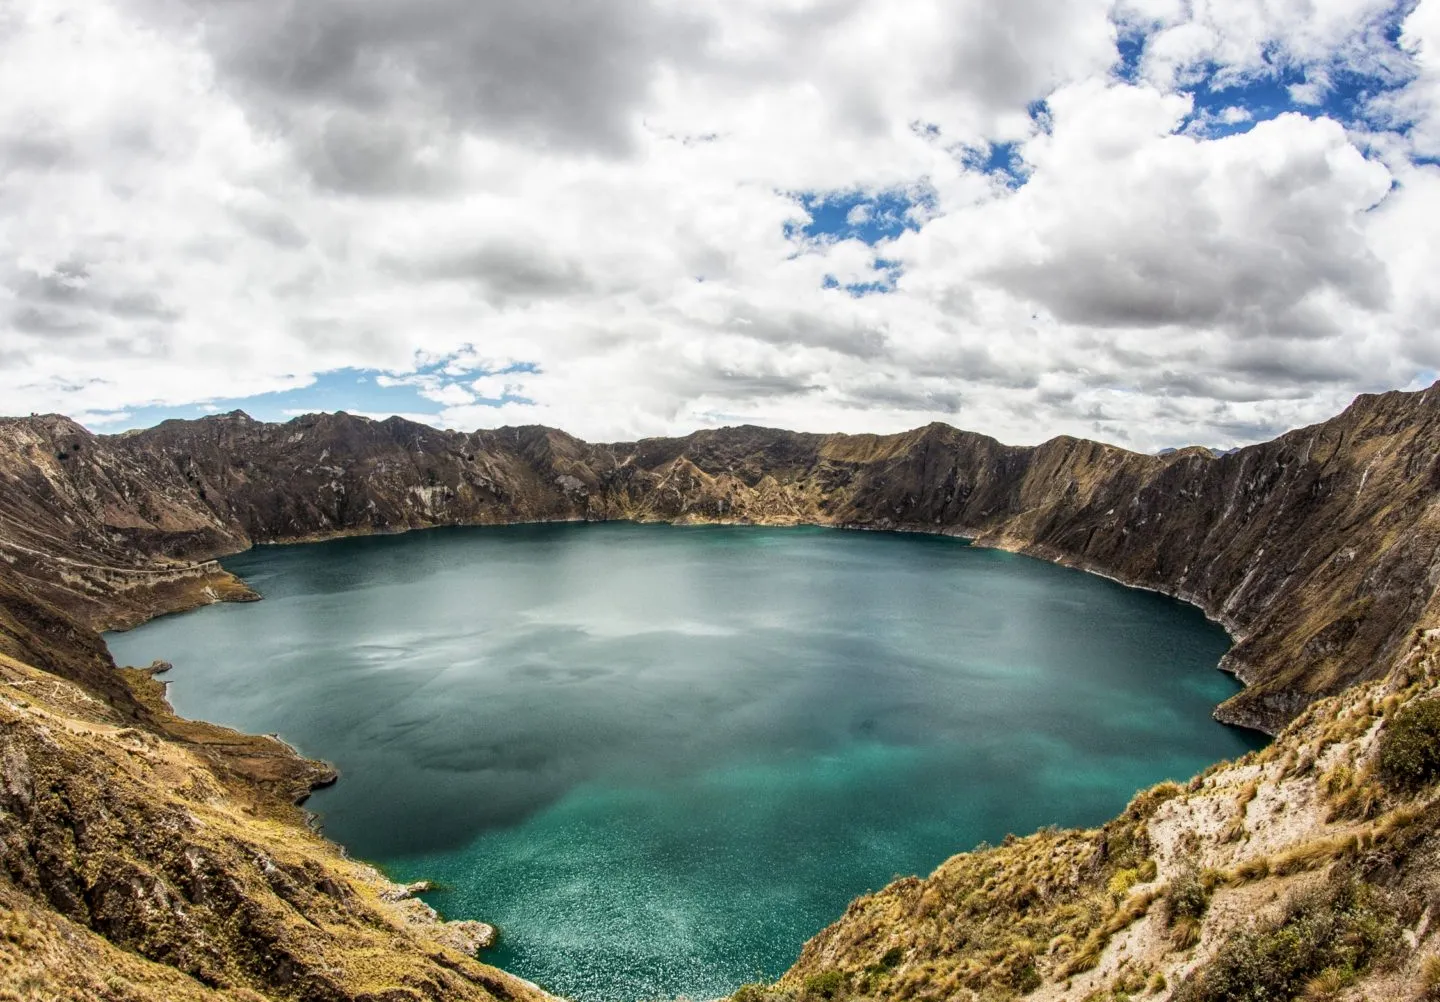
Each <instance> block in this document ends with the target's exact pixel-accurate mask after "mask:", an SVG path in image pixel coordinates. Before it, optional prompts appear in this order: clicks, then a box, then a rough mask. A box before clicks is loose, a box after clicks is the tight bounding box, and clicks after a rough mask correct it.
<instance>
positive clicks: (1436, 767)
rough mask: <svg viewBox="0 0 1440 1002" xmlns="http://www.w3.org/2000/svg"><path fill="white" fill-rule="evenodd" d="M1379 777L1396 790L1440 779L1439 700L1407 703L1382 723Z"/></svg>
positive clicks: (1412, 787) (1423, 784)
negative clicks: (1387, 721) (1383, 726)
mask: <svg viewBox="0 0 1440 1002" xmlns="http://www.w3.org/2000/svg"><path fill="white" fill-rule="evenodd" d="M1380 777H1381V779H1383V780H1384V781H1385V785H1386V786H1388V787H1390V788H1391V789H1398V790H1415V789H1418V788H1419V787H1422V786H1425V785H1427V784H1429V783H1432V782H1434V781H1435V780H1436V779H1437V778H1440V699H1422V700H1419V701H1418V702H1414V703H1411V704H1410V705H1409V706H1407V707H1405V708H1404V709H1402V710H1401V711H1400V712H1399V713H1397V714H1395V716H1394V717H1393V718H1391V720H1390V722H1389V723H1387V724H1386V725H1385V730H1384V731H1383V732H1382V733H1381V735H1380Z"/></svg>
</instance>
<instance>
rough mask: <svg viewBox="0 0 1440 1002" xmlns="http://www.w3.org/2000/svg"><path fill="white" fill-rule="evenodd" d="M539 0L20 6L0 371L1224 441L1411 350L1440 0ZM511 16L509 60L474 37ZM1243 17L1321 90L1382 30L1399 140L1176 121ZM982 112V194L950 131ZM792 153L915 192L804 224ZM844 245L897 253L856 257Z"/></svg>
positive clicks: (1423, 355) (49, 396)
mask: <svg viewBox="0 0 1440 1002" xmlns="http://www.w3.org/2000/svg"><path fill="white" fill-rule="evenodd" d="M552 6H553V5H552V4H550V3H541V4H539V5H538V6H534V7H533V9H532V8H527V9H526V11H520V10H519V8H514V7H513V5H504V4H499V3H498V2H486V3H469V2H468V0H467V2H466V3H461V2H460V0H417V3H415V4H413V5H405V7H404V8H401V7H397V6H396V5H393V4H382V3H379V2H378V0H374V2H371V0H353V2H348V3H345V4H339V3H337V2H335V0H312V2H309V3H307V4H305V5H286V4H270V3H256V4H248V5H243V7H236V6H234V5H228V4H217V3H211V2H209V0H196V2H194V3H191V4H187V5H184V6H181V5H177V4H174V3H171V2H170V0H83V2H82V0H17V2H15V3H12V4H11V6H10V7H9V8H7V10H6V12H5V13H4V14H0V174H3V178H0V180H3V194H0V399H3V400H4V405H3V407H0V409H3V410H6V411H14V412H22V413H23V412H27V411H31V410H64V411H69V412H72V413H85V414H89V415H97V418H96V420H97V421H98V420H100V417H99V416H103V415H105V414H112V413H128V412H132V411H134V410H135V409H136V408H138V407H140V406H143V405H147V404H156V403H159V404H181V403H192V402H198V401H205V400H211V399H220V398H226V399H228V398H232V397H238V396H245V395H250V394H255V393H260V392H265V391H274V390H280V389H287V388H295V387H300V386H305V385H307V384H308V383H309V382H311V381H312V379H313V376H314V374H315V373H317V372H320V371H324V370H327V369H333V368H338V367H342V366H354V367H360V368H373V369H379V370H383V371H385V372H388V373H390V375H387V376H380V377H378V378H377V383H378V384H379V385H380V386H382V387H384V386H391V387H396V386H404V387H412V388H414V390H415V391H416V392H418V393H419V394H420V395H421V396H422V397H424V398H426V399H428V400H431V401H433V402H435V403H436V404H437V405H439V407H440V411H441V413H440V417H439V418H438V420H440V421H442V422H446V423H451V424H454V425H458V426H477V425H493V424H499V423H504V422H512V423H522V422H525V423H528V422H536V421H540V422H545V423H549V424H554V425H558V426H561V427H564V428H566V429H567V430H569V431H572V432H575V433H577V434H581V435H584V436H587V437H592V438H599V439H618V438H626V437H631V436H635V435H643V434H662V433H670V432H683V431H688V430H691V429H693V428H694V427H696V426H699V425H709V424H716V423H727V422H730V423H733V422H737V421H757V422H764V423H771V424H781V425H790V426H794V427H800V428H807V429H815V430H830V429H834V430H852V431H859V430H894V429H899V428H904V427H910V426H914V425H918V424H922V423H924V422H925V421H928V420H932V419H945V420H950V421H952V422H955V423H958V424H961V425H964V426H967V427H972V428H975V429H976V430H980V431H985V432H990V433H993V434H997V435H1000V436H1002V437H1005V438H1008V439H1011V440H1018V441H1035V440H1038V439H1042V438H1045V437H1048V436H1050V435H1052V434H1056V433H1059V432H1069V433H1074V434H1085V435H1092V436H1100V437H1105V438H1110V439H1115V440H1121V441H1126V442H1130V443H1133V444H1135V445H1137V446H1141V447H1149V446H1152V445H1169V444H1176V443H1177V442H1182V441H1186V440H1191V439H1196V440H1202V441H1206V442H1210V443H1214V444H1219V445H1225V444H1230V443H1231V442H1234V441H1239V440H1244V439H1247V438H1254V437H1258V436H1263V435H1266V434H1269V433H1271V432H1272V431H1274V430H1276V429H1278V428H1279V427H1281V426H1284V425H1288V424H1291V423H1295V422H1300V421H1307V420H1312V419H1315V418H1319V417H1323V416H1325V414H1327V413H1328V412H1330V411H1332V410H1333V409H1335V408H1336V407H1337V406H1339V405H1340V404H1342V403H1343V402H1344V400H1345V399H1346V398H1347V397H1348V396H1349V395H1351V394H1352V393H1353V392H1355V391H1357V390H1360V389H1371V388H1376V387H1381V386H1386V385H1405V384H1407V383H1408V382H1409V381H1410V380H1411V379H1413V378H1414V375H1415V372H1416V371H1417V370H1418V369H1421V368H1427V367H1428V368H1434V367H1437V366H1440V344H1436V343H1435V340H1436V339H1435V335H1434V333H1433V332H1434V331H1436V330H1440V325H1437V324H1436V323H1435V322H1434V321H1435V319H1436V318H1437V314H1440V310H1437V304H1436V301H1435V299H1434V297H1433V294H1432V293H1430V292H1429V291H1428V284H1429V283H1428V280H1427V276H1428V275H1431V274H1434V273H1435V271H1436V266H1437V265H1440V246H1435V245H1434V242H1433V241H1430V240H1429V239H1428V237H1427V236H1425V235H1424V233H1422V232H1421V230H1423V229H1424V228H1423V227H1417V226H1416V225H1415V220H1417V219H1433V218H1440V217H1437V213H1440V201H1437V196H1436V192H1437V185H1436V183H1435V180H1434V177H1433V171H1429V170H1426V169H1423V168H1417V167H1414V166H1413V165H1411V164H1410V162H1409V160H1408V159H1407V158H1408V156H1409V154H1411V153H1413V152H1414V151H1416V150H1423V149H1425V148H1427V147H1426V144H1427V143H1435V144H1440V139H1435V138H1427V137H1431V136H1440V132H1434V131H1433V130H1436V129H1440V125H1436V123H1437V122H1440V117H1437V116H1436V113H1435V110H1436V109H1437V108H1440V85H1437V84H1435V81H1436V80H1440V69H1437V68H1436V67H1435V66H1433V65H1432V63H1433V62H1434V59H1433V57H1434V54H1435V52H1436V51H1437V47H1436V44H1435V40H1436V37H1437V34H1440V31H1437V17H1440V15H1437V14H1436V13H1435V12H1436V10H1437V9H1440V0H1424V2H1422V4H1421V5H1420V6H1419V7H1418V8H1416V10H1415V11H1414V12H1413V13H1412V14H1411V15H1410V16H1409V18H1408V19H1407V21H1406V25H1405V31H1404V36H1403V39H1404V42H1405V45H1407V46H1408V47H1409V52H1410V53H1411V56H1409V57H1406V56H1405V55H1404V54H1403V53H1399V52H1398V50H1394V49H1393V47H1390V48H1389V49H1387V48H1386V46H1385V45H1383V44H1381V43H1384V38H1383V34H1382V35H1379V36H1377V35H1376V33H1375V31H1374V30H1373V28H1374V25H1375V24H1376V23H1378V22H1377V18H1379V16H1380V15H1381V14H1382V13H1383V11H1384V9H1387V8H1388V5H1387V4H1381V3H1379V2H1378V0H1376V2H1369V0H1313V2H1310V3H1305V2H1302V0H1256V2H1251V3H1246V4H1240V3H1219V2H1206V0H1196V2H1195V3H1193V4H1182V3H1179V2H1178V0H1174V2H1172V0H1143V2H1142V0H1130V2H1127V3H1125V4H1124V5H1123V8H1120V9H1117V12H1116V15H1117V16H1118V17H1119V18H1120V20H1121V21H1122V22H1124V25H1127V26H1130V27H1133V28H1134V29H1136V30H1143V31H1144V32H1146V33H1148V35H1149V39H1148V42H1147V44H1146V48H1145V56H1144V62H1143V74H1142V78H1141V79H1142V80H1143V83H1141V84H1138V85H1129V84H1121V83H1119V82H1117V81H1116V80H1115V78H1114V73H1113V70H1114V66H1115V62H1116V58H1117V52H1116V47H1115V42H1116V37H1117V31H1118V30H1119V28H1118V27H1117V24H1116V23H1115V21H1114V20H1112V17H1111V14H1112V8H1111V6H1110V4H1109V3H1108V2H1102V0H1081V2H1076V3H1072V4H1065V5H1055V4H1050V3H1042V2H1040V0H1019V2H1014V0H1012V2H1008V3H1000V2H999V0H945V2H942V0H911V2H907V3H905V4H903V5H900V6H901V7H903V15H902V13H897V6H896V5H894V4H886V3H882V2H881V0H843V2H840V0H793V2H787V3H785V4H778V5H777V4H775V3H771V2H761V0H738V2H736V0H731V2H727V3H723V4H722V3H720V2H719V0H706V2H702V3H694V2H687V3H681V2H680V0H653V2H641V0H633V2H632V0H625V2H623V3H620V4H617V5H608V6H607V5H600V4H581V5H580V6H579V7H577V8H575V9H576V11H577V14H576V16H575V17H574V18H573V19H565V18H559V19H556V18H554V17H551V16H550V15H551V14H553V13H554V9H559V8H554V9H552ZM397 11H408V13H406V14H405V15H404V16H403V17H402V15H401V14H400V13H397ZM547 11H548V12H549V13H548V14H547ZM56 15H62V16H56ZM342 18H344V19H342ZM196 19H199V23H198V24H197V20H196ZM197 26H203V27H204V29H205V30H204V31H203V32H202V31H197V30H196V28H197ZM342 29H343V30H342ZM1377 38H1379V42H1377V41H1376V39H1377ZM506 39H508V40H509V41H510V42H511V43H513V44H515V45H519V44H520V43H521V42H524V43H525V44H527V45H532V46H538V47H539V49H538V50H537V51H541V52H542V54H543V55H544V58H543V59H540V61H539V62H538V63H537V64H536V66H535V67H528V66H525V65H518V64H517V65H516V66H514V67H511V68H510V69H508V70H506V73H505V74H504V75H503V77H502V76H499V75H494V76H493V78H492V76H487V75H485V74H481V75H480V76H478V77H477V76H467V72H468V69H469V68H470V67H472V66H473V65H474V59H475V58H478V55H483V54H485V53H491V52H492V50H493V51H498V50H495V46H497V45H500V44H501V43H502V42H504V41H505V40H506ZM1267 53H1269V54H1270V58H1277V57H1283V59H1285V60H1288V61H1289V63H1290V64H1291V65H1293V67H1295V68H1299V69H1303V70H1304V71H1305V72H1306V73H1307V74H1308V75H1307V77H1306V81H1307V83H1306V84H1305V85H1303V86H1312V85H1313V86H1314V87H1316V88H1322V87H1323V85H1324V81H1325V80H1326V79H1327V78H1326V77H1325V74H1326V73H1328V72H1330V71H1331V69H1332V68H1334V67H1336V66H1345V67H1360V68H1364V67H1365V66H1370V65H1372V64H1373V65H1377V66H1378V65H1381V64H1383V67H1382V68H1387V69H1386V72H1390V70H1391V69H1393V66H1392V64H1393V63H1394V61H1395V60H1396V59H1400V60H1402V61H1403V60H1406V59H1407V58H1408V60H1409V61H1408V62H1407V63H1406V66H1407V67H1408V69H1407V72H1413V75H1414V79H1413V80H1412V81H1411V82H1410V83H1409V84H1408V86H1407V87H1406V88H1404V89H1403V90H1401V91H1396V92H1395V96H1394V97H1393V99H1392V102H1393V103H1392V107H1393V114H1394V115H1395V116H1397V118H1398V117H1406V118H1408V119H1414V120H1416V121H1417V122H1419V123H1421V124H1419V125H1417V126H1416V128H1415V129H1414V130H1413V131H1412V133H1411V134H1410V135H1409V136H1401V135H1399V134H1398V133H1397V134H1390V135H1385V136H1370V137H1358V136H1357V137H1353V138H1355V139H1356V140H1357V141H1358V140H1359V139H1361V138H1364V139H1365V140H1366V141H1367V142H1371V143H1374V144H1375V145H1376V147H1377V148H1382V147H1383V148H1385V149H1387V150H1390V151H1391V152H1390V153H1387V154H1386V159H1385V163H1386V164H1387V165H1388V167H1389V171H1388V172H1387V168H1386V167H1384V166H1381V165H1380V164H1379V163H1377V162H1375V161H1372V160H1367V159H1365V157H1364V156H1362V154H1361V152H1360V151H1359V149H1358V148H1357V147H1356V146H1355V145H1354V144H1353V142H1352V137H1351V136H1349V135H1347V133H1346V132H1345V130H1344V129H1343V128H1342V127H1341V126H1340V125H1338V124H1337V123H1334V122H1331V121H1329V120H1326V119H1323V118H1319V117H1306V116H1302V115H1288V116H1283V117H1281V118H1279V119H1276V120H1274V121H1268V122H1261V123H1259V124H1258V125H1256V126H1255V127H1254V128H1253V129H1251V130H1250V131H1247V132H1244V133H1242V134H1239V135H1233V136H1228V137H1226V138H1223V139H1208V138H1205V136H1206V135H1207V134H1209V133H1208V131H1207V130H1208V128H1209V127H1211V126H1214V125H1226V126H1235V125H1240V124H1243V123H1246V122H1248V121H1249V120H1250V119H1251V118H1252V117H1253V116H1252V114H1251V113H1250V111H1249V110H1248V109H1246V108H1245V107H1243V106H1242V105H1239V104H1236V105H1233V106H1231V107H1229V108H1225V109H1222V110H1221V111H1219V112H1214V113H1207V114H1206V115H1199V116H1197V115H1195V114H1194V108H1193V104H1192V101H1191V99H1190V98H1189V97H1188V96H1187V94H1185V93H1184V90H1185V88H1187V87H1189V86H1191V85H1192V84H1193V81H1194V78H1195V74H1196V73H1197V72H1198V69H1197V68H1198V67H1200V66H1201V65H1202V64H1208V63H1212V62H1213V63H1215V64H1217V65H1218V66H1219V67H1220V72H1221V74H1222V77H1224V76H1225V75H1228V77H1229V78H1233V79H1242V78H1244V77H1245V76H1246V75H1247V74H1254V73H1258V72H1262V71H1263V70H1264V67H1265V65H1266V64H1265V59H1266V58H1267V56H1266V54H1267ZM557 54H558V55H557ZM897 54H901V55H899V56H898V57H897ZM552 57H554V58H552ZM496 58H498V57H496ZM1319 93H1320V91H1319V90H1318V89H1317V90H1316V92H1315V94H1314V95H1310V96H1318V95H1319ZM1040 100H1046V101H1047V102H1048V104H1047V108H1048V115H1046V116H1041V120H1042V121H1043V122H1044V124H1045V126H1046V129H1048V131H1046V129H1042V128H1040V127H1039V126H1038V125H1037V122H1036V119H1035V118H1034V117H1032V111H1033V110H1034V109H1033V108H1032V107H1031V105H1032V102H1036V101H1040ZM1402 105H1403V107H1402ZM1314 114H1315V113H1312V115H1314ZM1187 130H1188V131H1187ZM1426 130H1432V131H1429V132H1427V131H1426ZM1003 142H1015V143H1018V144H1019V145H1018V149H1019V151H1020V155H1021V156H1022V158H1023V160H1024V170H1025V172H1026V178H1027V183H1026V184H1025V186H1024V187H1021V188H1019V190H1018V191H1012V190H1010V188H1009V187H1007V186H1006V184H1004V183H1002V181H1001V180H998V179H996V178H992V177H987V176H985V175H984V174H983V173H982V172H980V171H979V170H978V169H976V168H975V167H974V166H973V164H974V160H975V156H974V151H976V150H987V151H988V150H991V149H993V148H994V146H995V144H999V143H1003ZM967 151H970V152H969V153H968V154H967ZM1392 178H1393V179H1395V180H1398V181H1399V182H1400V187H1398V188H1396V189H1395V190H1394V191H1390V184H1391V181H1392ZM799 191H821V192H825V191H848V192H868V193H871V194H877V193H880V192H895V191H909V192H912V193H916V194H918V193H922V192H923V194H924V200H923V205H919V206H917V207H915V208H914V209H913V210H912V211H911V213H910V217H911V221H912V224H913V225H914V226H917V227H919V228H918V230H914V231H907V232H905V233H903V234H902V235H901V236H900V237H898V238H897V239H896V240H894V241H892V242H889V243H886V244H884V245H881V246H879V247H871V246H868V245H866V244H864V243H862V242H860V241H858V240H853V239H852V240H847V239H827V240H824V241H814V242H806V241H804V240H801V239H800V238H798V237H791V236H787V227H789V228H793V227H794V226H796V225H798V224H801V223H803V222H804V221H805V213H804V210H803V208H801V206H800V204H799V203H798V202H797V201H796V200H795V199H794V198H793V197H791V193H794V192H799ZM1387 192H1388V194H1387ZM850 215H851V219H850V223H851V225H857V226H858V225H861V224H863V223H866V222H869V221H875V220H877V219H879V221H881V222H885V223H890V222H891V220H890V219H889V218H888V217H885V218H883V219H880V218H879V217H880V212H879V210H877V209H875V208H874V207H872V206H871V205H870V204H869V203H862V204H861V205H859V206H857V207H856V208H854V209H852V210H851V211H850ZM1431 229H1435V228H1434V227H1431ZM1427 232H1428V231H1427ZM877 256H878V257H883V258H884V259H886V260H888V261H898V262H899V263H900V265H901V270H902V273H901V275H900V277H899V279H898V282H897V285H896V291H895V292H893V293H888V294H881V295H866V296H853V295H851V294H850V293H849V292H847V291H846V290H845V288H843V286H866V285H872V284H876V283H881V284H883V283H885V282H886V281H887V280H888V279H889V278H890V277H891V275H890V273H889V272H888V271H886V270H884V269H882V268H879V267H878V266H877ZM827 276H829V277H831V278H833V280H834V282H837V283H839V285H840V286H842V288H826V287H825V285H824V283H825V279H826V277H827ZM521 363H528V364H531V365H533V366H534V367H536V369H537V370H538V371H535V372H528V371H515V370H516V368H517V366H518V365H520V364H521ZM417 369H418V370H421V371H418V372H417ZM477 398H483V399H484V400H490V401H495V400H501V401H505V402H504V403H502V405H501V406H499V407H492V406H489V405H486V404H481V403H479V402H477ZM526 401H529V402H526ZM431 419H432V420H437V419H436V418H434V416H432V417H431Z"/></svg>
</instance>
